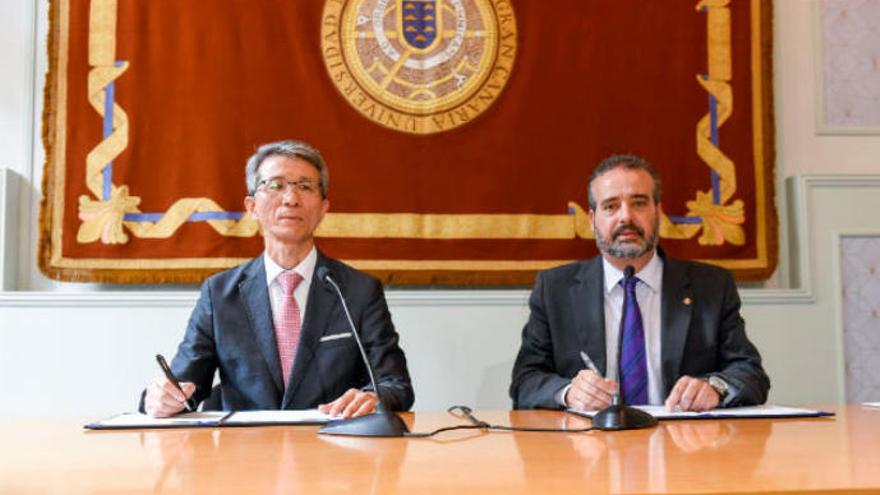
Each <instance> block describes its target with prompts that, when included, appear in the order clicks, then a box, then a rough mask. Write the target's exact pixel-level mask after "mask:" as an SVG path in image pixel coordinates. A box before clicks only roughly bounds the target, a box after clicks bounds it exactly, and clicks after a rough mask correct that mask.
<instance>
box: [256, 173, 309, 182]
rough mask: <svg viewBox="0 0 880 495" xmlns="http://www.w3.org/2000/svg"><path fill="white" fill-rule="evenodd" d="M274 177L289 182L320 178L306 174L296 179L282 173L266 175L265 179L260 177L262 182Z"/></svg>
mask: <svg viewBox="0 0 880 495" xmlns="http://www.w3.org/2000/svg"><path fill="white" fill-rule="evenodd" d="M275 179H281V180H285V181H289V182H298V181H301V180H310V181H312V182H318V181H320V180H321V179H320V178H316V177H309V176H306V175H300V176H299V177H297V178H296V179H288V178H287V177H285V176H283V175H273V176H272V177H266V178H265V179H262V182H268V181H270V180H275Z"/></svg>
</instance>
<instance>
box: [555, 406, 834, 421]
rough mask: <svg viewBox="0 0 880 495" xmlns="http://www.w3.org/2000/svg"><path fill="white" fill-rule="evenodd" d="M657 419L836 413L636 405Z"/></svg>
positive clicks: (775, 408) (583, 413)
mask: <svg viewBox="0 0 880 495" xmlns="http://www.w3.org/2000/svg"><path fill="white" fill-rule="evenodd" d="M634 407H635V408H636V409H641V410H642V411H645V412H647V413H649V414H651V415H652V416H654V417H655V418H657V419H732V418H807V417H817V416H834V413H832V412H827V411H817V410H814V409H801V408H798V407H785V406H773V405H770V404H764V405H762V406H749V407H728V408H725V409H711V410H709V411H700V412H696V411H667V410H666V408H665V407H664V406H634ZM568 412H570V413H572V414H577V415H578V416H585V417H587V418H592V417H593V416H594V415H595V414H596V413H598V412H599V411H581V410H577V409H568Z"/></svg>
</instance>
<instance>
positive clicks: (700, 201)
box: [77, 0, 745, 245]
mask: <svg viewBox="0 0 880 495" xmlns="http://www.w3.org/2000/svg"><path fill="white" fill-rule="evenodd" d="M729 3H730V0H701V1H699V3H698V4H697V6H696V9H697V10H698V11H704V12H705V13H706V14H707V38H708V59H709V60H708V74H706V75H705V76H704V75H698V76H697V82H698V84H699V85H700V86H701V87H702V88H703V89H705V90H706V91H707V92H708V93H709V94H710V95H711V96H712V98H713V99H714V101H715V102H716V105H717V107H716V108H717V110H716V112H715V118H714V119H715V121H714V131H715V132H716V133H717V131H718V128H720V127H721V126H722V125H723V124H724V123H725V122H726V121H727V120H728V118H729V117H730V115H731V112H732V110H733V92H732V89H731V86H730V80H731V77H732V55H731V34H730V33H731V18H730V10H729V7H728V6H729ZM116 11H117V0H91V5H90V13H89V14H90V18H89V65H90V66H91V70H90V71H89V75H88V99H89V103H90V104H91V106H92V108H93V109H94V110H95V111H96V112H97V113H98V114H99V115H100V116H101V117H102V118H106V103H107V102H106V98H107V93H106V88H107V87H108V85H110V84H112V83H113V81H115V80H116V79H118V78H119V77H120V76H122V74H123V73H124V72H125V71H126V69H128V63H127V62H117V61H116V53H115V51H116V20H117V15H116ZM111 127H112V131H111V132H109V134H108V135H106V136H104V137H103V139H102V140H101V141H100V142H99V143H98V144H97V145H96V146H95V147H94V148H93V149H92V150H91V151H90V152H89V153H88V155H87V157H86V186H87V188H88V190H89V191H90V192H91V193H92V194H93V195H94V197H90V196H88V195H81V196H80V197H79V215H78V217H79V219H80V220H81V221H82V223H81V224H80V227H79V230H78V232H77V242H80V243H89V242H95V241H100V242H102V243H105V244H125V243H127V242H128V241H129V236H128V235H127V234H126V233H125V230H124V229H123V226H124V227H125V228H127V229H128V230H129V231H130V232H131V233H132V234H133V235H135V236H136V237H138V238H144V239H160V238H169V237H171V236H172V235H174V233H175V232H176V231H177V230H178V229H179V228H180V227H181V226H182V225H183V224H184V223H186V222H187V220H188V219H189V218H190V216H191V215H192V214H194V213H220V212H224V210H223V209H222V208H220V206H219V205H218V204H217V203H216V202H215V201H213V200H211V199H208V198H182V199H179V200H177V201H176V202H174V203H173V204H172V205H171V207H170V208H169V209H168V210H167V211H166V212H164V213H163V214H162V216H161V218H160V219H159V220H158V221H147V220H137V221H134V220H127V219H126V218H125V216H126V214H135V215H137V214H140V213H141V211H140V210H139V209H138V205H139V204H140V197H138V196H133V195H130V194H129V187H128V186H127V185H121V186H116V185H114V184H112V182H111V184H109V198H107V199H104V180H105V177H104V173H103V171H104V167H105V166H106V165H107V164H109V163H111V162H112V161H113V160H114V159H115V158H117V157H118V156H119V155H120V154H121V153H122V152H123V151H124V150H125V149H126V148H127V146H128V116H127V114H126V113H125V111H124V110H123V108H122V107H120V106H119V105H118V104H116V103H115V102H113V103H112V122H111ZM712 134H713V117H712V115H711V111H710V113H707V114H706V115H704V116H703V117H702V118H701V119H700V120H699V122H698V123H697V125H696V148H697V154H698V156H699V157H700V159H701V160H703V161H704V162H705V163H706V164H707V165H708V167H709V168H710V169H711V170H712V171H713V172H714V173H715V174H717V181H715V182H716V183H717V191H715V190H710V191H697V193H696V199H694V200H692V201H688V202H686V206H687V208H688V214H687V217H686V218H694V220H696V219H697V218H699V219H700V221H699V223H686V222H684V223H683V222H676V221H674V219H671V218H670V217H669V216H667V215H666V214H662V215H661V222H660V235H661V237H664V238H668V239H690V238H692V237H693V236H695V235H696V234H697V233H698V232H700V231H702V235H701V236H700V237H699V239H698V242H699V243H700V244H701V245H721V244H724V243H725V242H728V243H731V244H734V245H743V244H744V243H745V233H744V231H743V229H742V226H741V225H742V224H743V223H744V221H745V213H744V206H743V201H742V200H740V199H735V200H733V201H731V199H732V198H733V196H734V194H735V193H736V173H735V172H736V168H735V164H734V163H733V161H732V160H731V159H730V158H729V157H728V156H727V155H725V154H724V152H723V151H721V149H720V147H719V146H718V145H717V144H716V143H714V142H713V140H712ZM567 206H568V208H569V214H559V215H536V214H468V215H461V214H456V215H443V214H417V213H387V214H383V213H359V214H353V213H329V214H327V215H326V217H325V218H324V221H323V222H322V224H321V225H320V227H319V228H318V230H317V232H316V235H318V236H325V237H351V238H355V237H356V238H417V239H573V238H576V237H579V238H583V239H587V238H593V231H592V224H591V222H590V219H589V215H588V213H587V211H586V210H585V209H584V208H583V207H581V206H580V205H579V204H577V203H576V202H573V201H570V202H568V205H567ZM205 221H207V222H208V224H209V225H210V226H211V227H212V228H213V229H214V230H215V231H216V232H217V233H219V234H220V235H224V236H235V237H250V236H253V235H256V234H257V233H258V232H259V225H258V223H257V222H256V221H255V220H254V219H253V218H252V217H251V216H250V215H248V214H245V215H244V216H243V217H242V218H241V219H240V220H232V219H206V220H205Z"/></svg>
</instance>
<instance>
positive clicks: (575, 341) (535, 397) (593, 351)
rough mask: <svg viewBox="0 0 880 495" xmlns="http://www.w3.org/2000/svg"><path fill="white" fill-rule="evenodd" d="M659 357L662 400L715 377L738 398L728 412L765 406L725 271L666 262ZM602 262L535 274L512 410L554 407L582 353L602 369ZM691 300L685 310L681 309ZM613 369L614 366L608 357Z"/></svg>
mask: <svg viewBox="0 0 880 495" xmlns="http://www.w3.org/2000/svg"><path fill="white" fill-rule="evenodd" d="M661 256H662V257H663V289H662V302H661V310H660V313H661V314H660V317H661V323H660V332H661V337H660V342H661V343H660V355H661V363H662V364H661V368H662V374H663V390H664V391H665V392H664V395H665V396H666V395H669V392H670V391H671V390H672V387H673V386H674V385H675V383H676V381H678V379H679V378H680V377H681V376H683V375H689V376H693V377H707V376H709V375H713V374H715V375H718V376H720V377H721V378H723V379H724V380H725V381H726V382H727V383H728V384H730V385H731V386H733V387H735V388H736V389H737V390H738V393H737V394H736V395H735V396H732V397H731V398H730V401H729V402H727V403H726V405H727V406H735V405H753V404H762V403H764V401H766V400H767V392H768V390H769V389H770V379H769V378H768V377H767V374H766V373H765V372H764V369H763V368H762V367H761V356H760V355H759V354H758V350H757V349H756V348H755V346H754V345H752V343H751V342H750V341H749V340H748V338H747V337H746V333H745V323H744V321H743V319H742V317H741V316H740V314H739V309H740V299H739V294H738V293H737V290H736V286H735V285H734V282H733V277H732V276H731V274H730V272H728V271H727V270H724V269H723V268H718V267H715V266H711V265H706V264H702V263H695V262H691V261H681V260H673V259H669V258H666V257H665V256H663V254H662V252H661ZM603 272H604V270H603V268H602V258H601V256H597V257H595V258H593V259H591V260H587V261H581V262H577V263H572V264H569V265H565V266H561V267H557V268H553V269H551V270H547V271H544V272H541V273H539V274H538V277H537V280H536V281H535V287H534V289H533V290H532V295H531V297H530V299H529V307H530V309H531V314H530V316H529V321H528V322H527V323H526V326H525V328H523V331H522V347H521V348H520V351H519V355H518V356H517V358H516V363H515V364H514V367H513V378H512V383H511V385H510V397H511V398H512V399H513V407H514V408H516V409H528V408H537V407H544V408H558V407H559V404H558V403H557V402H556V400H555V394H556V393H557V392H558V391H559V390H560V389H562V388H563V387H564V386H566V385H567V384H568V383H569V382H570V381H571V379H572V378H574V376H575V375H576V374H577V373H578V371H580V370H581V369H583V367H584V364H583V361H581V358H580V354H579V353H580V351H581V350H584V351H586V353H587V354H588V355H589V356H590V357H591V358H592V359H593V361H594V362H595V364H596V366H597V367H598V368H599V370H600V371H603V372H605V371H606V370H607V367H608V366H609V363H608V362H607V361H608V359H607V357H606V356H605V306H604V304H605V302H604V287H603V286H604V274H603ZM685 301H689V302H690V304H686V303H685ZM610 365H612V366H613V365H614V361H613V356H612V362H611V363H610Z"/></svg>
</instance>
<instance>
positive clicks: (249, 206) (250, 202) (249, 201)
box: [244, 196, 256, 218]
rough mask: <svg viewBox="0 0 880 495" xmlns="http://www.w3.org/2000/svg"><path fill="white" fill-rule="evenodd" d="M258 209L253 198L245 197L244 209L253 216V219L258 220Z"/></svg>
mask: <svg viewBox="0 0 880 495" xmlns="http://www.w3.org/2000/svg"><path fill="white" fill-rule="evenodd" d="M255 207H256V201H255V200H254V197H253V196H245V197H244V209H245V210H246V211H247V212H248V213H250V214H251V216H252V217H254V218H256V215H255V214H254V208H255Z"/></svg>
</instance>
